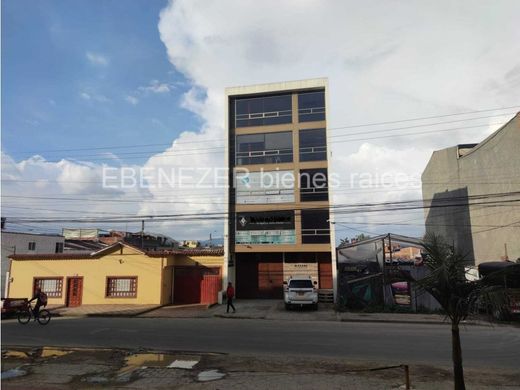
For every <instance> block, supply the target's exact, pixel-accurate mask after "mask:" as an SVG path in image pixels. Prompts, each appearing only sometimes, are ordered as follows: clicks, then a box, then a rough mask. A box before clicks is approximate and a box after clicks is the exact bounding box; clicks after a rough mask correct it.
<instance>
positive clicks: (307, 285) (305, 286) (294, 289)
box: [284, 277, 318, 310]
mask: <svg viewBox="0 0 520 390" xmlns="http://www.w3.org/2000/svg"><path fill="white" fill-rule="evenodd" d="M317 284H318V283H317V282H313V281H312V279H311V277H307V278H305V277H294V278H290V279H289V280H288V281H287V285H286V287H285V289H284V302H285V308H286V309H287V310H289V309H291V308H292V307H293V306H300V307H303V306H312V308H313V309H315V310H317V309H318V289H317Z"/></svg>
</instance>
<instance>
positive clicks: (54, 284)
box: [34, 278, 63, 298]
mask: <svg viewBox="0 0 520 390" xmlns="http://www.w3.org/2000/svg"><path fill="white" fill-rule="evenodd" d="M36 287H39V288H41V290H42V291H43V292H44V293H45V294H47V297H49V298H61V291H62V287H63V278H36V279H34V290H35V291H36Z"/></svg>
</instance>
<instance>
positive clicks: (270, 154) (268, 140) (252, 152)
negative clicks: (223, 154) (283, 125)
mask: <svg viewBox="0 0 520 390" xmlns="http://www.w3.org/2000/svg"><path fill="white" fill-rule="evenodd" d="M236 142H237V153H236V164H237V165H249V164H277V163H285V162H292V161H293V149H292V132H290V131H284V132H279V133H264V134H254V135H238V136H237V138H236Z"/></svg>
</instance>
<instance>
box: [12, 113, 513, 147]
mask: <svg viewBox="0 0 520 390" xmlns="http://www.w3.org/2000/svg"><path fill="white" fill-rule="evenodd" d="M519 107H520V105H514V106H508V107H496V108H487V109H482V110H472V111H465V112H458V113H451V114H442V115H432V116H425V117H415V118H407V119H400V120H393V121H383V122H371V123H363V124H354V125H345V126H336V127H329V128H328V130H340V129H352V128H360V127H370V126H380V125H388V124H395V123H406V122H413V121H420V120H427V119H437V118H446V117H453V116H459V115H470V114H479V113H484V112H491V111H501V110H510V109H517V108H519ZM511 114H515V112H513V113H502V114H496V115H491V116H486V117H478V118H466V119H461V120H458V121H467V120H475V119H484V118H490V117H496V116H505V115H511ZM453 122H454V121H452V122H446V123H453ZM441 123H442V122H441ZM419 126H421V125H419ZM426 126H431V124H427V125H426ZM215 141H225V138H217V139H213V140H207V141H183V142H176V145H184V144H191V143H201V142H215ZM169 145H172V143H150V144H130V145H123V146H122V145H111V146H100V147H92V148H75V149H70V148H66V149H65V148H64V149H47V150H32V151H31V150H29V151H14V153H52V152H72V151H86V150H107V149H126V148H128V149H130V148H137V147H151V146H169Z"/></svg>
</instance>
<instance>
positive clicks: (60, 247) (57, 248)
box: [54, 242, 64, 253]
mask: <svg viewBox="0 0 520 390" xmlns="http://www.w3.org/2000/svg"><path fill="white" fill-rule="evenodd" d="M63 247H64V244H63V242H57V243H56V245H55V246H54V253H63Z"/></svg>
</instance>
